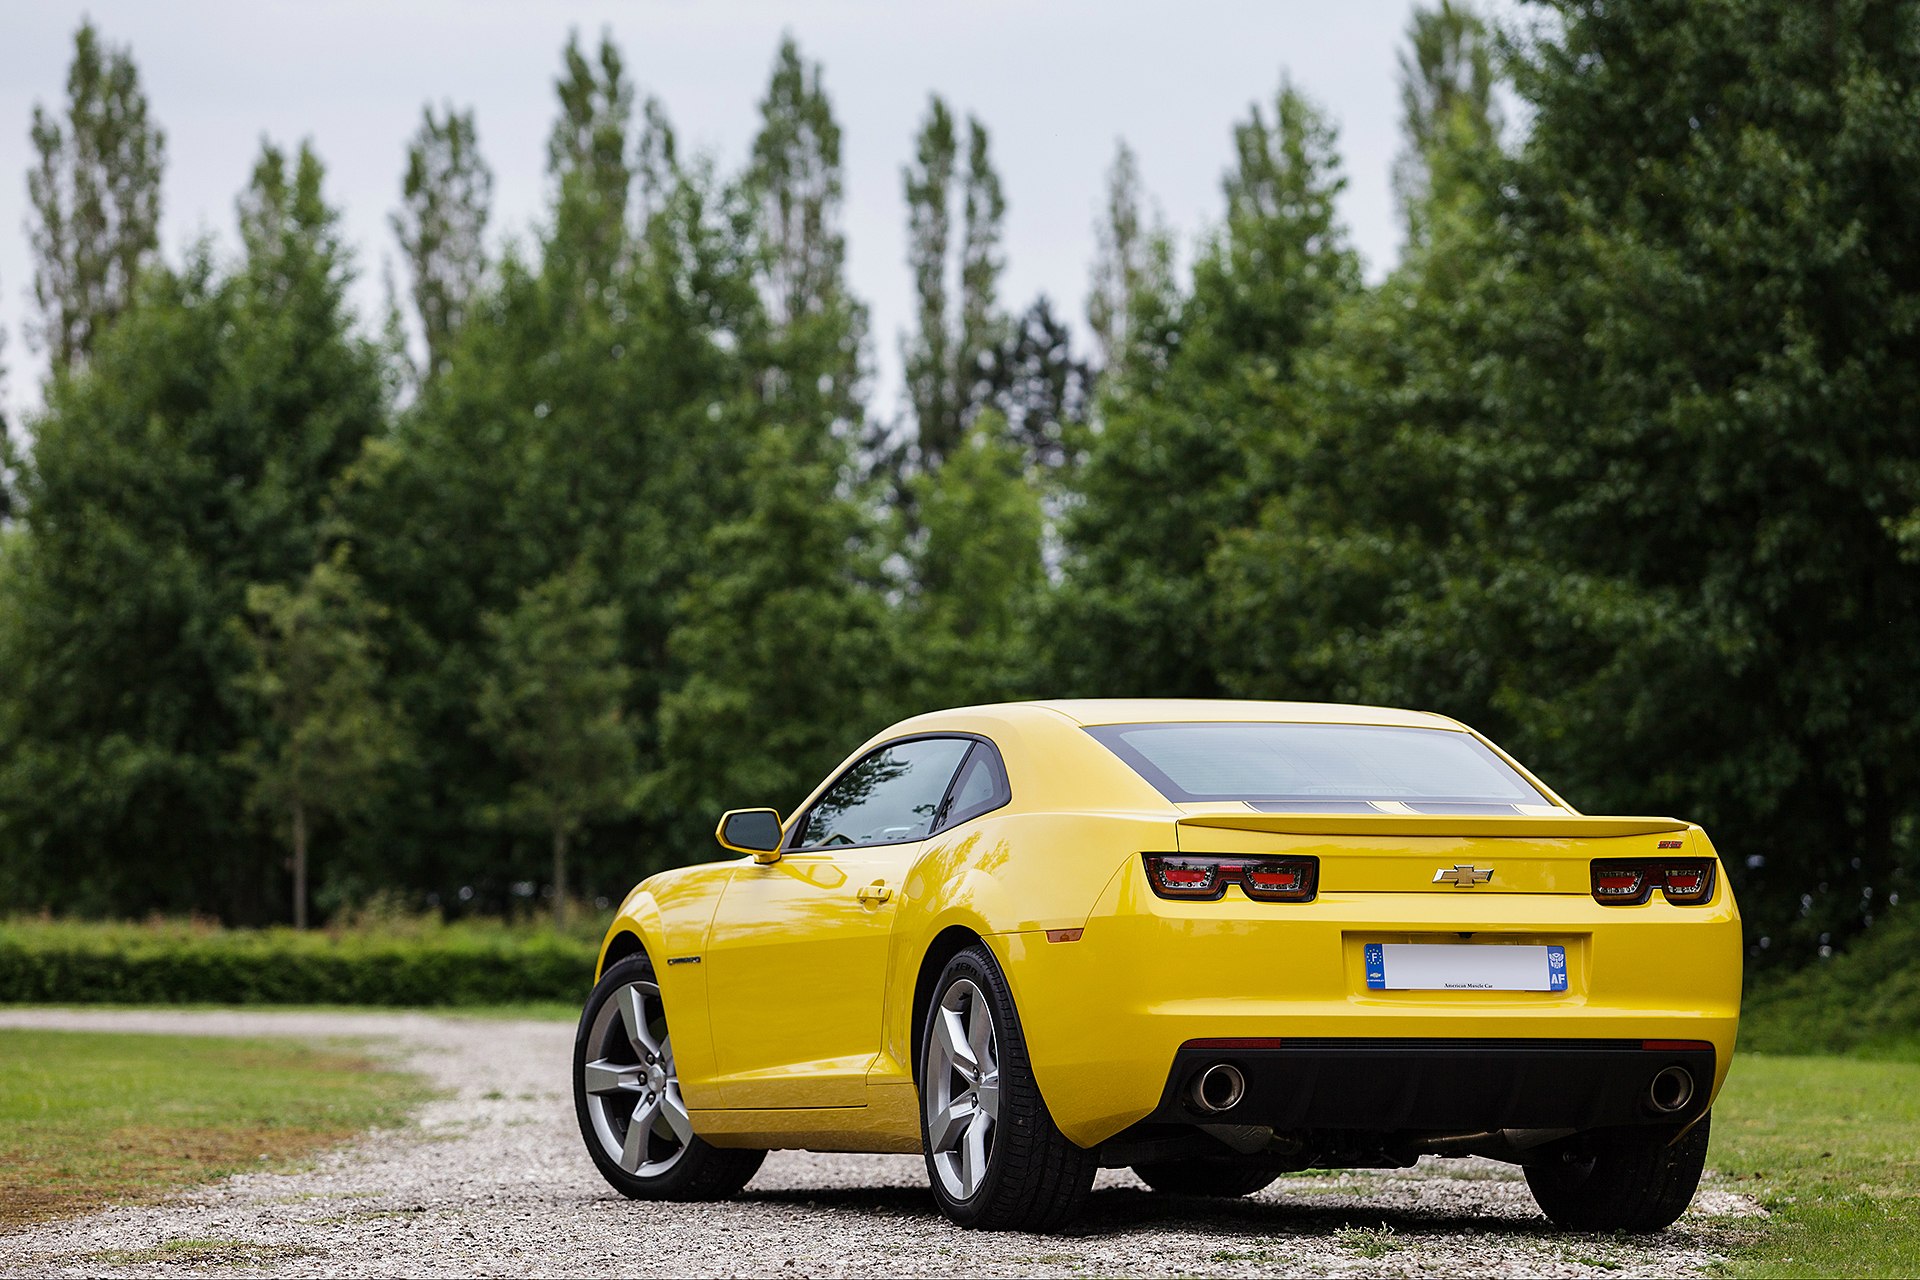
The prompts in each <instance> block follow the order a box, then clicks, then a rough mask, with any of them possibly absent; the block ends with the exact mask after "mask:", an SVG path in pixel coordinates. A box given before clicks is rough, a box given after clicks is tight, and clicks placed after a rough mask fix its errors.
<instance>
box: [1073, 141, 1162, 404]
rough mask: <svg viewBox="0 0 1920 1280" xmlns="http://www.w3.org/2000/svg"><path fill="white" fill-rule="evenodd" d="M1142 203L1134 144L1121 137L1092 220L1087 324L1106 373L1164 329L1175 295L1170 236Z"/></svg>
mask: <svg viewBox="0 0 1920 1280" xmlns="http://www.w3.org/2000/svg"><path fill="white" fill-rule="evenodd" d="M1141 203H1142V198H1141V193H1140V169H1139V164H1138V162H1137V161H1136V160H1135V158H1134V154H1133V148H1131V147H1129V146H1128V145H1127V144H1126V143H1125V142H1124V141H1122V142H1120V143H1118V144H1116V146H1115V148H1114V156H1113V165H1112V166H1111V167H1110V168H1109V169H1108V170H1107V204H1106V208H1105V210H1103V212H1102V216H1101V217H1100V218H1099V219H1098V220H1097V221H1096V222H1095V223H1094V245H1095V248H1094V260H1093V270H1092V284H1091V287H1090V288H1089V289H1088V292H1087V324H1088V326H1089V327H1090V328H1092V330H1093V336H1094V342H1095V343H1096V345H1097V346H1098V348H1099V351H1098V357H1099V368H1100V370H1101V371H1102V372H1108V371H1112V372H1118V371H1119V370H1121V369H1122V368H1124V367H1125V365H1126V364H1127V362H1128V359H1129V357H1130V356H1131V355H1132V354H1134V353H1135V352H1136V351H1138V350H1139V349H1142V348H1143V347H1145V346H1147V345H1148V344H1151V343H1153V342H1154V341H1155V339H1156V337H1157V336H1159V335H1160V334H1162V333H1164V329H1165V320H1164V317H1165V314H1166V311H1167V309H1168V305H1167V304H1168V303H1169V301H1170V300H1171V298H1172V297H1173V294H1174V284H1173V241H1172V238H1171V237H1170V236H1169V235H1168V233H1167V230H1166V227H1165V225H1164V224H1163V223H1162V222H1161V221H1160V218H1159V216H1158V214H1157V213H1156V214H1155V215H1154V216H1153V218H1152V219H1151V221H1149V219H1148V217H1147V215H1146V213H1145V212H1144V211H1143V209H1142V208H1141ZM1156 320H1159V321H1160V323H1158V324H1156V323H1155V321H1156Z"/></svg>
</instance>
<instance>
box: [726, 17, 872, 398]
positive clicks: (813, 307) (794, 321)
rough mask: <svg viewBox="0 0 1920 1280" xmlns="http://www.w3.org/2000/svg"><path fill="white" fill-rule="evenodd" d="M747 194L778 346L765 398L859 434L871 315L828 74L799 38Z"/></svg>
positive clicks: (786, 46) (788, 44)
mask: <svg viewBox="0 0 1920 1280" xmlns="http://www.w3.org/2000/svg"><path fill="white" fill-rule="evenodd" d="M745 187H746V191H747V195H748V198H749V199H750V200H751V202H752V205H753V210H754V216H755V228H756V237H757V241H758V249H759V275H760V281H761V295H762V298H763V300H764V304H765V307H766V311H767V316H768V320H769V323H770V326H771V333H770V335H769V336H770V340H771V342H772V346H773V350H772V351H771V352H769V355H768V374H769V377H768V379H767V382H766V385H765V386H764V387H763V394H764V395H765V396H766V398H767V399H768V400H769V401H770V402H771V401H778V402H779V403H780V404H781V406H782V410H783V411H784V412H786V413H788V414H790V415H791V414H799V415H802V416H804V417H806V418H808V419H809V420H817V421H818V422H819V426H820V429H821V430H823V431H851V430H852V429H854V428H855V427H856V426H857V424H858V422H859V419H860V417H861V414H862V408H861V405H860V402H859V390H860V376H861V370H860V356H861V346H862V343H863V342H864V340H865V337H866V324H867V315H866V308H865V307H863V306H862V305H861V304H860V303H859V302H858V301H857V300H856V299H855V298H853V296H852V295H851V294H850V293H849V291H848V289H847V283H846V256H847V245H846V236H845V234H844V232H843V231H842V230H841V216H842V204H843V196H842V176H841V162H840V126H839V123H838V122H837V121H835V119H834V117H833V106H832V103H831V102H830V101H829V100H828V98H827V93H826V89H825V87H824V86H823V84H822V77H821V70H820V65H819V64H818V63H813V64H808V63H807V62H806V61H804V60H803V59H802V58H801V56H800V50H799V46H797V45H796V44H795V43H794V41H793V39H792V37H790V36H789V37H787V38H784V39H783V40H782V41H781V43H780V51H779V54H778V55H777V56H776V58H775V60H774V67H773V76H772V79H771V81H770V83H769V84H768V86H767V93H766V97H765V98H763V99H762V100H761V103H760V131H759V133H758V134H756V135H755V137H754V141H753V157H752V161H751V163H750V164H749V166H748V170H747V174H746V177H745Z"/></svg>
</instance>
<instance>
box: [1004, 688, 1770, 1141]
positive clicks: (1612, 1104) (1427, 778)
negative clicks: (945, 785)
mask: <svg viewBox="0 0 1920 1280" xmlns="http://www.w3.org/2000/svg"><path fill="white" fill-rule="evenodd" d="M1423 720H1424V721H1425V722H1416V723H1414V724H1412V725H1408V724H1399V725H1395V724H1385V725H1379V724H1375V725H1367V724H1360V725H1338V724H1318V725H1291V726H1285V732H1274V733H1269V734H1267V735H1265V736H1264V737H1263V736H1262V735H1261V734H1259V733H1257V732H1255V733H1245V732H1243V731H1242V730H1241V729H1240V728H1239V727H1237V726H1232V725H1226V724H1219V723H1212V724H1206V725H1184V726H1183V725H1181V724H1178V723H1169V724H1122V725H1115V726H1099V725H1095V726H1090V727H1089V732H1090V733H1092V734H1093V735H1094V736H1096V737H1097V738H1099V739H1101V740H1102V742H1103V744H1104V745H1106V746H1107V747H1109V748H1110V749H1113V750H1115V751H1116V753H1117V754H1119V755H1121V757H1122V758H1123V759H1126V760H1128V762H1129V763H1131V764H1134V765H1135V766H1136V767H1137V768H1140V770H1141V772H1142V773H1143V775H1145V776H1146V777H1147V778H1148V780H1149V781H1152V782H1154V783H1155V785H1156V786H1158V787H1160V788H1161V789H1162V791H1163V792H1165V793H1166V794H1168V797H1169V799H1170V801H1172V807H1173V811H1174V812H1175V813H1176V814H1177V817H1175V818H1173V819H1172V820H1170V821H1169V823H1168V824H1167V828H1166V837H1165V841H1164V844H1163V846H1162V847H1160V848H1155V849H1142V850H1139V851H1138V856H1137V857H1135V858H1133V859H1131V860H1130V861H1129V863H1128V865H1127V866H1126V867H1125V868H1124V870H1123V871H1122V873H1121V874H1120V875H1118V876H1116V877H1115V878H1114V880H1113V881H1112V883H1110V884H1109V885H1108V886H1107V889H1106V892H1105V894H1104V895H1103V897H1102V898H1101V900H1100V902H1099V904H1098V906H1097V907H1096V908H1095V910H1094V911H1093V913H1092V914H1091V916H1090V917H1089V919H1088V920H1087V923H1086V926H1085V928H1084V930H1083V931H1082V932H1081V935H1080V937H1079V938H1078V939H1077V940H1074V941H1073V942H1071V943H1070V944H1064V945H1063V944H1060V943H1056V942H1046V941H1042V940H1040V938H1038V937H1034V938H1031V939H1027V940H1023V941H1022V942H1021V943H1020V945H1019V948H1018V954H1017V955H1016V956H1015V961H1016V963H1015V971H1016V972H1021V971H1024V972H1025V973H1026V974H1027V975H1028V976H1027V978H1026V980H1025V981H1023V982H1022V983H1021V984H1020V985H1021V986H1023V987H1026V988H1029V989H1030V992H1031V996H1029V993H1028V992H1022V993H1021V999H1022V1009H1023V1015H1024V1016H1023V1021H1025V1022H1027V1024H1028V1025H1029V1026H1031V1027H1034V1028H1036V1034H1035V1036H1034V1045H1033V1060H1034V1065H1035V1071H1036V1074H1037V1075H1038V1078H1039V1079H1040V1082H1041V1085H1042V1088H1043V1089H1044V1090H1045V1093H1046V1096H1047V1100H1048V1105H1049V1107H1050V1109H1051V1110H1052V1111H1053V1113H1054V1116H1055V1119H1056V1121H1057V1122H1058V1123H1060V1124H1061V1127H1062V1129H1063V1130H1064V1131H1065V1132H1066V1133H1067V1134H1068V1135H1069V1136H1070V1137H1073V1138H1074V1139H1075V1140H1076V1141H1078V1142H1080V1143H1081V1144H1082V1145H1087V1146H1093V1145H1096V1144H1099V1145H1103V1146H1104V1148H1105V1150H1106V1153H1107V1156H1108V1159H1107V1162H1108V1163H1111V1164H1137V1163H1139V1162H1140V1161H1141V1160H1143V1159H1156V1158H1168V1157H1171V1156H1175V1155H1179V1154H1182V1153H1184V1154H1188V1155H1192V1154H1207V1153H1209V1152H1214V1151H1219V1152H1222V1153H1225V1152H1240V1153H1243V1154H1247V1155H1258V1156H1260V1157H1262V1158H1265V1159H1267V1160H1270V1161H1272V1162H1274V1163H1275V1164H1276V1165H1280V1166H1285V1165H1291V1166H1294V1167H1310V1166H1330V1165H1368V1164H1376V1165H1377V1164H1386V1165H1392V1164H1404V1163H1408V1162H1410V1161H1411V1159H1413V1158H1415V1157H1417V1156H1418V1155H1419V1154H1422V1153H1427V1152H1439V1153H1457V1154H1466V1153H1479V1154H1486V1155H1493V1156H1498V1157H1502V1158H1507V1159H1515V1160H1522V1161H1524V1160H1525V1159H1526V1158H1527V1152H1528V1151H1529V1150H1530V1149H1535V1148H1545V1147H1547V1146H1548V1145H1549V1144H1552V1143H1554V1142H1556V1141H1559V1140H1560V1139H1563V1138H1565V1137H1566V1136H1567V1135H1569V1134H1575V1133H1587V1132H1594V1131H1601V1130H1615V1129H1621V1128H1625V1127H1631V1126H1658V1127H1662V1128H1664V1129H1665V1130H1668V1131H1672V1132H1675V1133H1677V1132H1681V1131H1683V1130H1684V1129H1685V1128H1686V1127H1687V1126H1688V1125H1689V1124H1691V1123H1693V1122H1694V1121H1696V1120H1697V1119H1698V1118H1699V1117H1700V1116H1702V1115H1703V1114H1705V1112H1706V1110H1707V1109H1708V1108H1709V1107H1710V1106H1711V1104H1712V1101H1713V1098H1714V1096H1715V1095H1716V1093H1717V1091H1718V1089H1719V1087H1720V1084H1721V1082H1722V1081H1723V1080H1724V1079H1725V1076H1726V1071H1727V1066H1728V1062H1729V1058H1730V1055H1731V1053H1732V1050H1733V1042H1734V1033H1735V1028H1736V1025H1737V1021H1738V1016H1739V995H1740V963H1741V949H1740V924H1739V915H1738V912H1737V909H1736V908H1735V905H1734V902H1733V897H1732V893H1731V891H1730V889H1729V888H1728V886H1727V884H1726V879H1725V876H1724V875H1723V874H1722V872H1721V868H1720V865H1719V862H1718V859H1717V857H1716V856H1715V853H1714V850H1713V848H1712V845H1711V844H1710V843H1709V842H1708V840H1707V837H1706V835H1705V834H1704V833H1703V832H1702V831H1701V830H1700V829H1699V828H1698V827H1694V826H1690V825H1688V824H1685V823H1682V822H1677V821H1673V820H1670V819H1663V818H1594V817H1587V816H1584V815H1579V814H1577V813H1575V812H1573V811H1572V810H1571V809H1570V808H1568V807H1567V806H1565V805H1564V804H1563V803H1561V802H1560V801H1559V800H1558V798H1557V797H1554V796H1553V795H1552V793H1551V792H1548V791H1547V790H1546V789H1545V788H1544V787H1543V786H1541V785H1540V784H1539V783H1537V782H1536V781H1535V780H1533V779H1532V778H1531V777H1530V776H1529V775H1527V774H1525V772H1524V771H1523V770H1520V769H1519V768H1518V766H1516V765H1514V764H1513V763H1512V762H1511V761H1510V760H1507V759H1506V758H1505V757H1504V756H1502V755H1500V754H1499V753H1498V752H1497V751H1496V750H1494V749H1493V748H1492V747H1491V746H1490V744H1487V743H1485V742H1484V741H1483V740H1481V739H1479V738H1478V737H1477V736H1475V735H1472V734H1471V733H1469V732H1467V731H1465V730H1464V729H1461V728H1459V727H1458V726H1455V725H1452V724H1451V722H1445V721H1439V720H1438V719H1437V718H1423ZM1270 727H1271V728H1276V729H1277V728H1279V726H1270ZM1183 729H1184V730H1186V732H1184V733H1183V732H1181V730H1183ZM1162 730H1170V731H1172V732H1160V731H1162ZM1370 731H1371V732H1370ZM1438 735H1446V736H1444V737H1442V736H1438ZM1030 1002H1031V1003H1032V1004H1033V1008H1032V1009H1031V1011H1030V1012H1026V1011H1027V1010H1028V1006H1029V1003H1030ZM1041 1028H1044V1030H1040V1029H1041Z"/></svg>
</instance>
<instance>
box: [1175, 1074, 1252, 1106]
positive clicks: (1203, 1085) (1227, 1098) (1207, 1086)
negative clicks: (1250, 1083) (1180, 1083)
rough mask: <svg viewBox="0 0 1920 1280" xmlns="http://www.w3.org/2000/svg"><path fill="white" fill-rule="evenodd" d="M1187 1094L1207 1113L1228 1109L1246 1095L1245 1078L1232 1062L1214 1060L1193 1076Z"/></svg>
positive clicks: (1237, 1103)
mask: <svg viewBox="0 0 1920 1280" xmlns="http://www.w3.org/2000/svg"><path fill="white" fill-rule="evenodd" d="M1187 1096H1188V1097H1190V1098H1191V1099H1192V1100H1193V1105H1194V1107H1195V1108H1197V1109H1198V1110H1201V1111H1204V1112H1206V1113H1207V1114H1208V1115H1216V1114H1218V1113H1219V1112H1222V1111H1230V1110H1232V1109H1233V1108H1234V1107H1236V1106H1238V1105H1239V1104H1240V1099H1242V1098H1244V1097H1246V1096H1247V1078H1246V1077H1245V1076H1243V1075H1241V1074H1240V1068H1238V1067H1236V1066H1234V1065H1233V1064H1232V1063H1230V1062H1216V1063H1214V1064H1213V1065H1212V1066H1210V1067H1208V1068H1207V1069H1206V1070H1204V1071H1202V1072H1201V1073H1200V1074H1199V1075H1197V1076H1195V1077H1194V1078H1193V1084H1192V1086H1191V1087H1190V1088H1189V1089H1188V1091H1187Z"/></svg>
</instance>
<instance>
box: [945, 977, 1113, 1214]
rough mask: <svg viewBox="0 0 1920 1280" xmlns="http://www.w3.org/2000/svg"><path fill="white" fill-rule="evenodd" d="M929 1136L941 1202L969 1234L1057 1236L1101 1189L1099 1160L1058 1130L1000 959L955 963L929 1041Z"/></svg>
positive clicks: (946, 979)
mask: <svg viewBox="0 0 1920 1280" xmlns="http://www.w3.org/2000/svg"><path fill="white" fill-rule="evenodd" d="M919 1067H920V1079H919V1084H920V1121H921V1125H920V1136H921V1142H922V1144H923V1146H924V1149H925V1151H926V1157H927V1172H928V1175H929V1180H930V1181H931V1182H932V1183H933V1198H934V1200H935V1201H936V1202H937V1203H938V1204H939V1206H940V1209H941V1211H942V1212H943V1213H945V1214H946V1215H947V1217H949V1218H951V1219H952V1220H953V1221H955V1222H957V1223H959V1224H960V1225H961V1226H963V1227H982V1228H985V1229H987V1230H989V1231H1049V1230H1052V1229H1053V1228H1054V1227H1057V1226H1059V1225H1060V1224H1061V1223H1062V1222H1064V1221H1066V1220H1067V1219H1068V1218H1069V1217H1071V1216H1072V1215H1073V1213H1074V1211H1075V1210H1077V1209H1078V1208H1079V1206H1080V1204H1081V1202H1082V1201H1083V1200H1085V1199H1086V1195H1087V1192H1088V1191H1089V1190H1090V1189H1091V1188H1092V1186H1093V1175H1094V1171H1095V1169H1096V1168H1097V1166H1098V1161H1097V1160H1096V1158H1095V1156H1094V1154H1093V1153H1092V1152H1091V1151H1087V1150H1085V1149H1083V1148H1081V1147H1078V1146H1075V1145H1074V1144H1073V1142H1072V1141H1070V1140H1069V1139H1068V1138H1067V1137H1066V1135H1065V1134H1063V1133H1061V1132H1060V1130H1059V1128H1058V1127H1057V1126H1055V1124H1054V1123H1053V1117H1052V1115H1050V1114H1049V1113H1048V1111H1047V1104H1046V1103H1045V1102H1044V1101H1043V1100H1042V1099H1041V1097H1040V1086H1039V1085H1038V1084H1036V1083H1035V1082H1034V1078H1033V1069H1032V1067H1031V1066H1029V1065H1028V1062H1027V1042H1026V1039H1025V1037H1024V1035H1023V1034H1022V1032H1021V1030H1020V1015H1019V1013H1018V1011H1017V1010H1015V1008H1014V1007H1013V994H1012V993H1011V992H1010V991H1009V990H1008V989H1007V980H1006V978H1005V977H1004V976H1002V974H1001V973H1000V966H999V964H998V963H997V962H996V961H995V960H994V958H993V953H992V952H991V951H989V950H987V948H986V947H985V946H972V947H968V948H967V949H966V950H964V951H962V952H960V953H959V954H958V955H956V956H954V957H953V958H952V959H951V960H949V961H947V965H946V968H945V970H944V971H942V973H941V974H940V978H939V980H938V981H937V982H935V984H934V988H933V998H932V1001H931V1002H930V1003H929V1005H928V1008H927V1012H926V1020H925V1022H924V1024H923V1027H922V1030H921V1036H920V1053H919Z"/></svg>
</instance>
